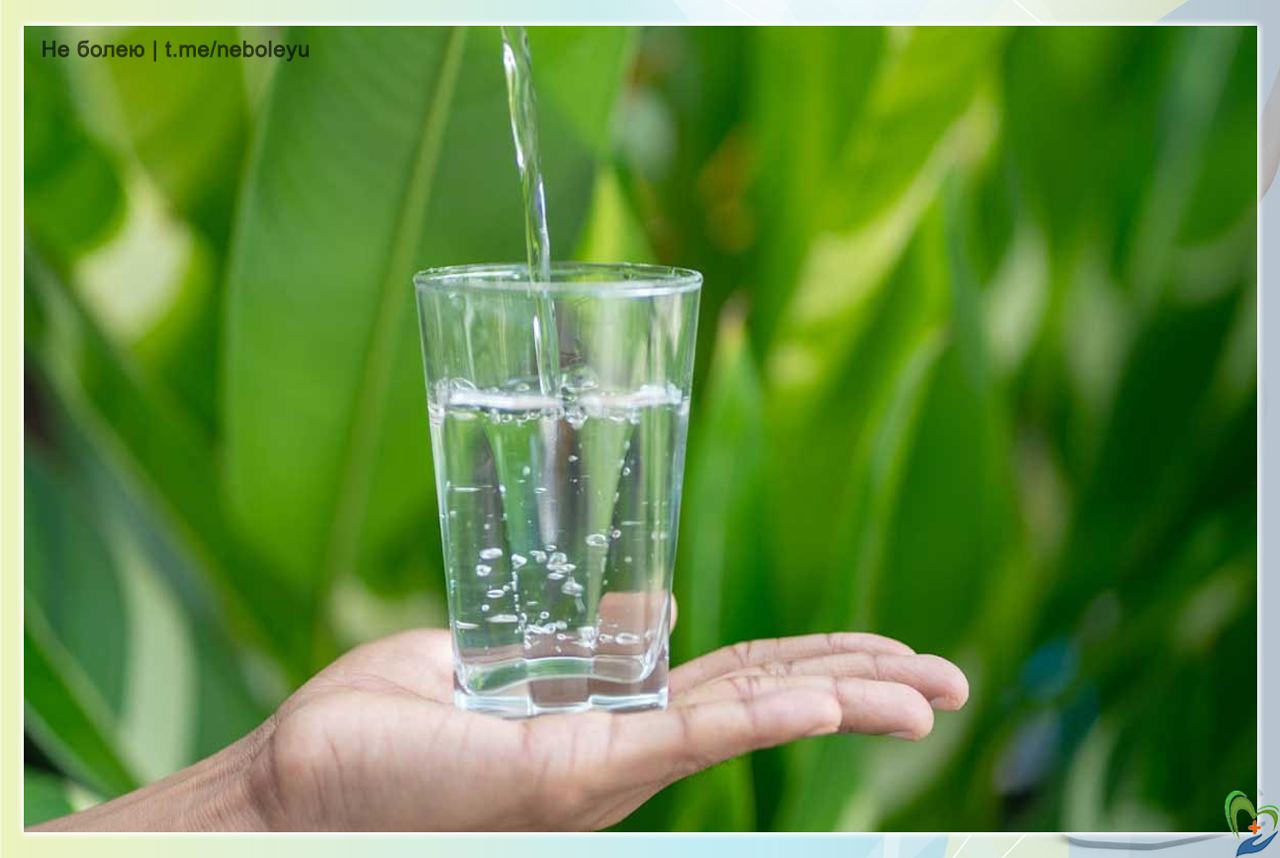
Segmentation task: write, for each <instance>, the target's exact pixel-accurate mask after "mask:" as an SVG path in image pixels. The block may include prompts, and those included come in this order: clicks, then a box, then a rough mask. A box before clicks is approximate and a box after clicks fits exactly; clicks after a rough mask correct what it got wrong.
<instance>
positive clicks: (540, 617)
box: [538, 611, 551, 620]
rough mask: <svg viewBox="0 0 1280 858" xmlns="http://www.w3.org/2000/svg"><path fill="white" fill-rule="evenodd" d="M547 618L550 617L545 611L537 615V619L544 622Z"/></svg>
mask: <svg viewBox="0 0 1280 858" xmlns="http://www.w3.org/2000/svg"><path fill="white" fill-rule="evenodd" d="M549 616H551V614H550V613H548V612H547V611H542V612H540V613H539V614H538V619H540V620H545V619H546V618H547V617H549Z"/></svg>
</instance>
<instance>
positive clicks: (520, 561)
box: [511, 554, 529, 569]
mask: <svg viewBox="0 0 1280 858" xmlns="http://www.w3.org/2000/svg"><path fill="white" fill-rule="evenodd" d="M528 562H529V561H528V560H525V559H524V557H522V556H521V555H519V554H512V555H511V568H512V569H519V568H520V567H521V566H523V565H524V564H526V563H528Z"/></svg>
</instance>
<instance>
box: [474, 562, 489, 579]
mask: <svg viewBox="0 0 1280 858" xmlns="http://www.w3.org/2000/svg"><path fill="white" fill-rule="evenodd" d="M492 571H493V567H492V566H488V565H486V564H484V563H477V564H476V575H477V576H479V577H480V578H485V577H488V575H489V573H490V572H492Z"/></svg>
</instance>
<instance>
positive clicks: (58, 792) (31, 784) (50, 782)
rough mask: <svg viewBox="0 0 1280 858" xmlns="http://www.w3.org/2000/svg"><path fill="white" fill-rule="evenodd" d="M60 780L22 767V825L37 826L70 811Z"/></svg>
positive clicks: (65, 788) (65, 787) (69, 804)
mask: <svg viewBox="0 0 1280 858" xmlns="http://www.w3.org/2000/svg"><path fill="white" fill-rule="evenodd" d="M72 809H73V808H72V807H71V800H70V799H69V798H67V786H66V784H65V783H64V782H63V780H62V778H59V777H57V776H56V775H51V774H49V773H48V772H42V771H40V770H39V769H33V768H30V767H29V766H28V767H24V768H23V770H22V824H23V825H25V826H32V825H39V824H40V823H42V822H48V821H49V820H50V819H57V818H58V817H59V816H66V815H67V814H68V813H71V811H72Z"/></svg>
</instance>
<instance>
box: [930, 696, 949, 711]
mask: <svg viewBox="0 0 1280 858" xmlns="http://www.w3.org/2000/svg"><path fill="white" fill-rule="evenodd" d="M929 705H930V706H932V707H933V708H934V709H942V708H944V707H947V706H951V705H952V703H951V701H950V700H949V699H947V698H946V697H935V698H933V699H932V700H930V701H929Z"/></svg>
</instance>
